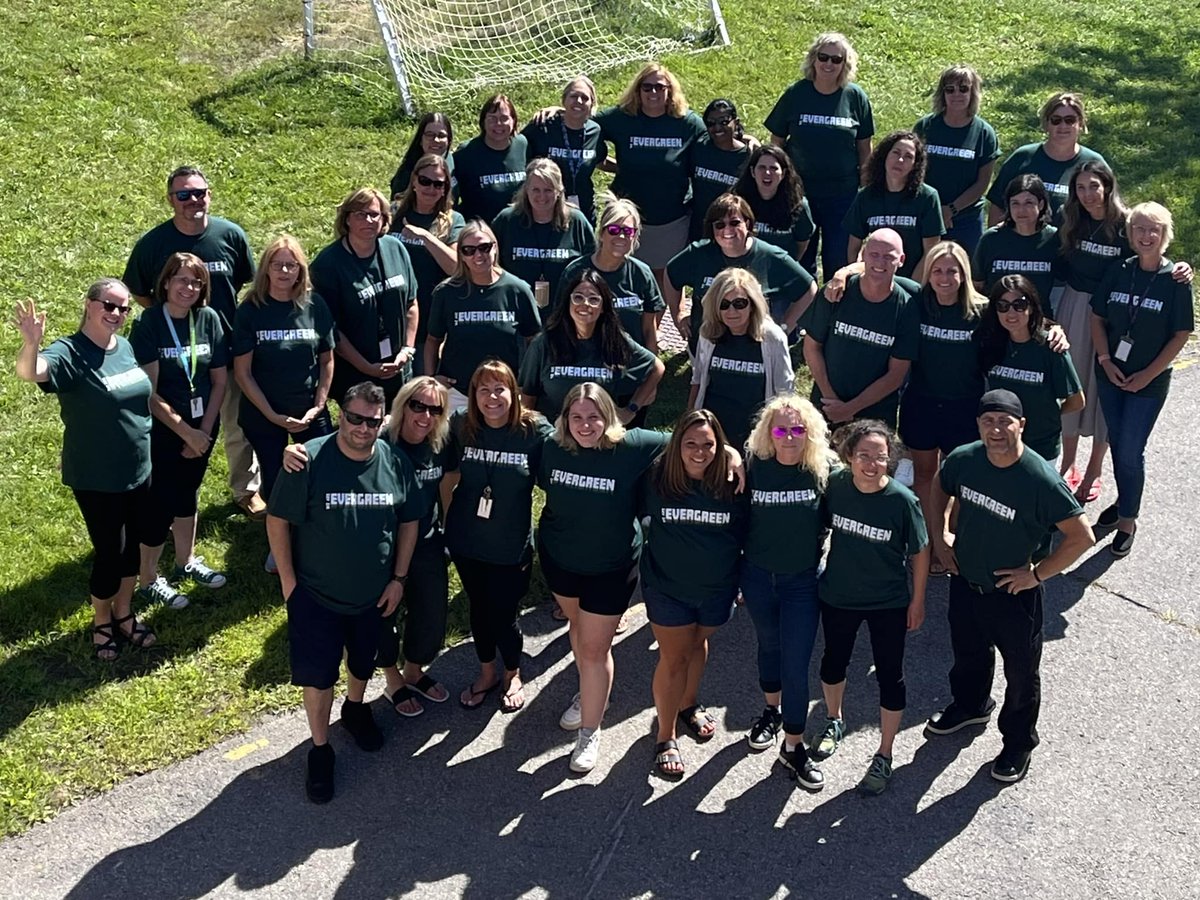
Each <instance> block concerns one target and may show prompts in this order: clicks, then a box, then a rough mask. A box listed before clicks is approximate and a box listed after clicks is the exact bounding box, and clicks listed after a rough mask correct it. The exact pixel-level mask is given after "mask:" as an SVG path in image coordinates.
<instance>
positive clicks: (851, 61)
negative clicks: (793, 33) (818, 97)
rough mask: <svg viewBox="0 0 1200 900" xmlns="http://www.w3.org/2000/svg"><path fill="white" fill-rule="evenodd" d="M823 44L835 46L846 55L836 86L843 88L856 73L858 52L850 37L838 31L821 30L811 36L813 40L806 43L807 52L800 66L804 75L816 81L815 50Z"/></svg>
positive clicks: (823, 45)
mask: <svg viewBox="0 0 1200 900" xmlns="http://www.w3.org/2000/svg"><path fill="white" fill-rule="evenodd" d="M825 46H833V47H837V48H838V49H839V50H841V51H842V55H843V56H845V57H846V59H845V62H844V63H843V64H842V71H841V74H840V75H838V87H840V88H844V87H845V86H846V85H848V84H849V83H850V82H852V81H853V80H854V76H855V75H857V74H858V52H857V51H856V50H855V49H854V47H853V46H852V45H851V43H850V38H848V37H846V36H845V35H844V34H842V33H841V32H840V31H823V32H821V33H820V34H818V35H817V36H816V37H815V38H813V42H812V43H811V44H809V45H808V53H807V54H806V55H805V57H804V66H803V68H802V71H803V72H804V77H805V78H806V79H807V80H809V81H816V75H817V51H819V50H820V49H821V48H822V47H825Z"/></svg>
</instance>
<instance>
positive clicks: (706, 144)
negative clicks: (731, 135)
mask: <svg viewBox="0 0 1200 900" xmlns="http://www.w3.org/2000/svg"><path fill="white" fill-rule="evenodd" d="M750 153H751V150H750V147H749V146H745V147H742V149H741V150H722V149H721V148H720V147H717V146H715V145H714V144H713V142H712V139H711V138H710V137H709V136H708V135H707V134H705V135H704V136H703V137H701V138H700V139H699V140H698V141H696V144H695V146H694V147H692V240H694V241H698V240H700V238H701V237H702V236H703V234H704V217H705V216H706V215H707V214H708V208H709V207H710V206H711V205H712V202H713V201H714V200H716V199H717V198H718V197H720V196H721V195H722V194H727V193H729V192H730V191H732V190H733V185H734V184H735V183H736V182H737V179H738V175H739V174H740V173H741V171H742V169H743V168H745V165H746V160H748V159H749V158H750Z"/></svg>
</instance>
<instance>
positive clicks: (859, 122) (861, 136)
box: [765, 78, 875, 198]
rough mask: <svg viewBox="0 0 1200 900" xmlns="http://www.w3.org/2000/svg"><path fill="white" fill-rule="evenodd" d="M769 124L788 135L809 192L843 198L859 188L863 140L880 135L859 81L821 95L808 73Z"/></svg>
mask: <svg viewBox="0 0 1200 900" xmlns="http://www.w3.org/2000/svg"><path fill="white" fill-rule="evenodd" d="M765 124H766V126H767V128H768V129H769V130H770V132H771V134H774V135H777V136H779V137H781V138H784V139H785V140H786V144H785V145H784V146H785V147H786V149H787V152H788V156H790V157H791V158H792V162H793V163H795V165H796V171H797V172H799V173H800V178H801V179H803V181H804V192H805V193H806V194H808V195H809V196H810V197H822V198H824V197H844V196H846V195H848V194H853V193H854V192H855V191H856V190H857V189H858V142H859V141H863V140H867V139H868V138H870V137H871V136H872V135H873V134H875V117H874V115H873V113H872V112H871V101H870V100H868V99H867V95H866V93H865V92H864V91H863V89H862V88H860V87H859V86H858V85H857V84H854V83H850V84H847V85H846V86H845V87H843V88H839V89H838V90H836V91H834V92H833V93H832V94H822V93H821V92H820V91H818V90H817V89H816V88H815V87H814V86H813V83H812V82H811V81H809V80H808V79H807V78H805V79H803V80H801V81H797V82H796V83H795V84H793V85H792V86H791V87H789V88H788V89H787V90H786V91H784V92H783V96H782V97H780V98H779V100H778V101H777V102H776V104H775V108H774V109H772V110H771V112H770V115H768V116H767V120H766V123H765Z"/></svg>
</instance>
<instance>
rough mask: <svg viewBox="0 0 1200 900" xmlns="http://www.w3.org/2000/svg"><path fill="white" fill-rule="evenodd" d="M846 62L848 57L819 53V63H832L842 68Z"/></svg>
mask: <svg viewBox="0 0 1200 900" xmlns="http://www.w3.org/2000/svg"><path fill="white" fill-rule="evenodd" d="M845 61H846V57H844V56H842V55H841V54H838V53H818V54H817V62H831V63H833V64H834V65H835V66H840V65H841V64H842V63H844V62H845Z"/></svg>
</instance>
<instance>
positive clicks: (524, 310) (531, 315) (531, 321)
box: [516, 282, 542, 337]
mask: <svg viewBox="0 0 1200 900" xmlns="http://www.w3.org/2000/svg"><path fill="white" fill-rule="evenodd" d="M516 291H517V298H516V302H517V333H518V334H520V335H521V336H523V337H533V336H534V335H535V334H537V333H538V332H540V331H541V330H542V317H541V316H540V315H538V308H537V302H536V301H535V300H534V299H533V291H531V290H529V287H528V286H527V285H526V284H525V283H524V282H521V283H520V284H518V285H517V287H516Z"/></svg>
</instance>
